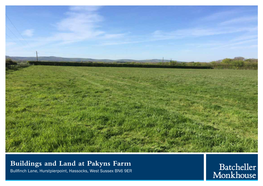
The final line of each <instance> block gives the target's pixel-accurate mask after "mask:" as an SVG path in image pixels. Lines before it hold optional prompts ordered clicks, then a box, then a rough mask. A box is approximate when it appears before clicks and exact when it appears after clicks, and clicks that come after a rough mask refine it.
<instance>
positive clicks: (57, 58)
mask: <svg viewBox="0 0 263 186" xmlns="http://www.w3.org/2000/svg"><path fill="white" fill-rule="evenodd" d="M6 58H10V59H12V60H14V61H18V62H20V61H35V60H36V57H19V56H6ZM38 60H39V61H67V62H87V61H92V62H120V63H124V62H142V63H143V62H151V63H157V62H162V61H163V62H169V61H170V60H162V59H145V60H135V59H117V60H111V59H92V58H64V57H56V56H39V57H38ZM177 62H180V61H177Z"/></svg>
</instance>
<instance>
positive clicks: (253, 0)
mask: <svg viewBox="0 0 263 186" xmlns="http://www.w3.org/2000/svg"><path fill="white" fill-rule="evenodd" d="M1 3H3V4H1V5H2V6H1V9H0V10H1V11H0V12H1V23H2V24H1V25H2V26H3V27H4V28H5V5H189V6H190V5H214V6H216V5H237V6H238V5H258V16H259V25H258V26H259V27H258V39H259V40H258V41H259V48H258V49H259V51H262V50H260V49H261V45H260V44H261V43H262V38H261V35H260V34H261V33H262V32H261V31H262V29H261V28H262V11H263V9H262V8H261V5H262V0H249V1H248V0H246V1H245V0H238V1H233V0H232V1H231V0H221V1H211V0H210V1H208V0H198V1H195V0H184V1H169V0H162V1H156V0H151V1H142V0H133V1H131V0H126V1H118V0H111V1H105V0H96V1H84V0H74V1H69V0H64V1H63V2H62V1H59V2H54V1H51V0H45V1H32V0H23V1H19V0H9V1H8V0H4V1H1ZM21 3H23V4H21ZM260 3H261V4H260ZM1 36H2V38H3V39H2V41H5V29H3V28H2V29H1ZM1 52H2V55H1V56H2V59H3V61H2V63H1V64H2V66H1V74H0V76H1V78H0V82H1V88H2V89H1V107H0V108H1V120H2V122H1V123H2V127H3V129H2V134H3V135H1V137H2V143H1V151H2V156H1V157H2V159H1V160H2V161H1V167H2V169H1V173H2V174H1V181H2V182H3V184H5V185H13V184H14V185H18V184H19V185H20V184H26V185H35V184H37V185H46V184H52V185H53V184H58V181H48V182H39V181H29V182H28V181H24V182H17V181H16V182H12V181H5V67H4V65H5V64H4V59H5V42H2V50H1ZM258 59H259V71H260V70H261V66H262V65H261V61H260V60H261V59H262V54H261V53H258ZM258 75H259V76H258V85H259V89H258V93H259V94H258V95H259V96H258V105H259V111H258V113H259V114H258V123H259V125H258V132H259V134H258V142H259V143H258V144H259V145H258V154H259V155H258V165H259V169H258V179H259V181H257V182H256V181H252V182H250V181H249V182H248V181H243V182H242V181H239V182H235V183H233V181H223V182H222V181H218V182H217V181H214V182H210V181H198V182H195V181H194V182H193V181H191V182H189V183H191V184H194V185H211V184H213V185H221V184H224V185H230V184H231V185H234V184H236V183H237V184H238V185H248V184H249V185H250V184H253V185H254V184H255V185H262V183H263V181H262V180H263V177H262V171H261V170H262V169H263V168H262V166H261V165H262V163H261V162H262V161H261V158H262V155H261V151H262V143H261V142H260V141H262V140H261V139H262V138H261V136H260V134H262V132H261V131H262V127H261V125H260V124H261V123H262V122H261V121H262V119H261V115H260V113H261V111H262V109H261V105H262V99H261V96H260V95H261V87H262V86H261V85H262V83H261V82H262V80H263V79H262V75H261V73H258ZM8 154H22V153H8ZM25 154H26V153H25ZM30 154H78V153H30ZM82 154H94V153H82ZM95 154H96V153H95ZM101 154H124V153H101ZM125 154H137V153H125ZM138 154H148V153H138ZM154 154H167V153H154ZM169 154H204V155H205V154H211V153H169ZM221 154H234V153H221ZM240 154H254V153H240ZM62 182H63V184H72V183H76V184H79V185H87V184H88V185H93V184H94V185H95V184H96V185H97V184H98V183H99V182H98V181H88V182H86V181H76V182H75V181H70V182H67V181H62ZM146 182H147V183H146ZM101 183H103V184H107V185H108V184H110V185H123V184H125V185H128V186H129V185H134V184H140V185H145V184H151V185H160V184H166V185H173V186H174V185H178V184H179V185H181V184H188V182H185V181H183V182H182V181H176V182H174V181H157V182H155V181H135V182H128V181H109V182H108V181H106V182H105V181H103V182H101Z"/></svg>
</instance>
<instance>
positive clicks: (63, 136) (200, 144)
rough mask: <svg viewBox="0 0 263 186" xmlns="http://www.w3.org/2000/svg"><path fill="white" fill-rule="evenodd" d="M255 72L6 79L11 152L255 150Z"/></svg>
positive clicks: (91, 71)
mask: <svg viewBox="0 0 263 186" xmlns="http://www.w3.org/2000/svg"><path fill="white" fill-rule="evenodd" d="M257 96H258V95H257V71H252V70H246V71H245V70H240V71H238V70H195V69H146V68H107V67H106V68H105V67H100V68H96V67H50V66H31V67H29V68H25V69H21V70H19V71H15V72H12V73H8V74H7V76H6V151H7V152H29V151H30V152H33V151H34V152H52V151H54V152H121V151H122V152H166V151H169V152H242V151H245V152H257V145H258V144H257V139H258V138H257V134H258V133H257V123H258V119H257Z"/></svg>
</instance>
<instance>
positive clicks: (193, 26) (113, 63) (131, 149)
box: [5, 5, 258, 179]
mask: <svg viewBox="0 0 263 186" xmlns="http://www.w3.org/2000/svg"><path fill="white" fill-rule="evenodd" d="M5 39H6V40H5V152H6V153H7V154H8V153H21V154H22V153H123V154H125V153H149V154H150V153H155V154H158V153H159V154H161V153H258V6H257V5H250V6H245V5H242V6H241V5H235V6H234V5H233V6H229V5H224V6H214V5H213V6H212V5H207V6H203V5H198V6H197V5H195V6H193V5H191V6H186V5H185V6H180V5H155V6H152V5H144V6H141V5H129V6H128V5H127V6H124V5H119V6H116V5H111V6H110V5H107V6H106V5H105V6H103V5H98V6H95V5H76V6H66V5H63V6H62V5H61V6H60V5H41V6H36V5H19V6H18V5H6V6H5ZM253 158H254V157H253ZM211 159H212V158H211ZM256 159H257V157H256ZM10 160H12V159H10ZM202 161H203V157H202ZM211 161H212V160H211ZM58 163H59V161H57V164H58ZM92 163H94V162H92V161H91V162H90V164H92ZM115 163H116V165H117V164H118V163H119V164H121V162H120V160H119V159H118V162H117V161H116V162H115ZM128 163H129V162H124V163H123V164H122V165H124V164H125V165H126V164H127V165H128ZM72 164H74V162H73V163H72ZM11 165H12V163H11ZM14 165H15V163H14ZM51 165H52V164H51ZM66 165H68V164H66ZM105 165H106V163H105ZM107 165H108V164H107ZM111 165H114V164H113V163H112V162H111ZM133 165H134V164H133ZM202 165H203V164H202ZM256 165H257V162H255V166H256ZM216 166H219V165H218V164H216ZM220 166H221V165H220ZM222 166H223V165H222ZM211 170H212V169H211ZM216 174H217V173H216ZM220 174H221V173H220ZM211 175H212V174H211ZM217 175H219V174H217ZM201 177H202V175H201ZM254 178H255V177H254ZM105 179H106V178H105ZM193 179H194V178H193Z"/></svg>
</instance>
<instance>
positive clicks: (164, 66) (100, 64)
mask: <svg viewBox="0 0 263 186" xmlns="http://www.w3.org/2000/svg"><path fill="white" fill-rule="evenodd" d="M28 63H29V64H30V65H53V66H94V67H140V68H187V69H213V67H212V66H168V65H152V64H127V63H97V62H96V63H93V62H55V61H48V62H42V61H41V62H40V61H28Z"/></svg>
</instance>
